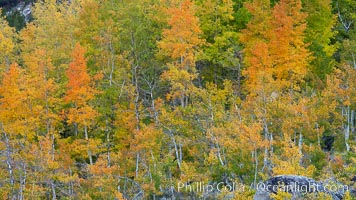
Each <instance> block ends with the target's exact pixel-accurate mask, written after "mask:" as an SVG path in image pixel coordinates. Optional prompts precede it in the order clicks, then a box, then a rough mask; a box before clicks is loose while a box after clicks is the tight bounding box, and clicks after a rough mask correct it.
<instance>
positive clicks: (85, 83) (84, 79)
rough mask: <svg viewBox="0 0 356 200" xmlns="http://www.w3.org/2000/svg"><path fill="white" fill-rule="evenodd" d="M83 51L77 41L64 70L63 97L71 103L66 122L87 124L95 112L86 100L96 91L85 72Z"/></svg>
mask: <svg viewBox="0 0 356 200" xmlns="http://www.w3.org/2000/svg"><path fill="white" fill-rule="evenodd" d="M84 53H85V50H84V48H83V47H82V46H80V44H78V43H77V44H76V45H75V48H74V50H73V53H72V59H73V60H72V62H71V63H70V64H69V68H68V70H67V71H66V75H67V77H68V84H67V86H66V87H67V91H66V96H65V97H64V99H65V101H66V102H67V103H71V104H72V108H70V109H69V113H68V115H67V117H68V122H69V123H79V124H81V125H88V120H90V119H93V118H94V117H95V116H96V114H97V113H96V111H95V110H94V109H93V108H92V107H91V106H89V104H88V101H89V100H91V99H93V98H94V95H95V94H96V93H97V91H96V90H95V89H94V88H93V87H92V80H91V78H90V76H89V74H88V73H87V66H86V60H85V58H84Z"/></svg>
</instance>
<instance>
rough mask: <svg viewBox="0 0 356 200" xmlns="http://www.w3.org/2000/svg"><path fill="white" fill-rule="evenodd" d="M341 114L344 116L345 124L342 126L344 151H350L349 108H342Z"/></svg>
mask: <svg viewBox="0 0 356 200" xmlns="http://www.w3.org/2000/svg"><path fill="white" fill-rule="evenodd" d="M343 114H344V115H345V116H346V124H345V125H344V135H345V146H346V151H350V145H349V139H350V122H351V120H350V118H351V117H350V106H347V107H346V108H345V107H344V108H343Z"/></svg>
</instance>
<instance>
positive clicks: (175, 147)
mask: <svg viewBox="0 0 356 200" xmlns="http://www.w3.org/2000/svg"><path fill="white" fill-rule="evenodd" d="M171 138H172V142H173V144H174V150H175V152H176V158H177V163H178V168H179V169H181V159H180V158H181V156H180V155H179V152H178V145H177V142H176V139H175V138H174V135H173V134H172V133H171Z"/></svg>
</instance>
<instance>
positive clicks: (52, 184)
mask: <svg viewBox="0 0 356 200" xmlns="http://www.w3.org/2000/svg"><path fill="white" fill-rule="evenodd" d="M51 188H52V200H56V199H57V194H56V188H55V186H54V183H53V181H52V182H51Z"/></svg>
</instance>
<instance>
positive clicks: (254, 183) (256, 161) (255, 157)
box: [252, 149, 258, 188]
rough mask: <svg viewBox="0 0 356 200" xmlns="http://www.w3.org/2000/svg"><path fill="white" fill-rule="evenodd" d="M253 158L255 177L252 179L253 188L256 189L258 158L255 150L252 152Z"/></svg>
mask: <svg viewBox="0 0 356 200" xmlns="http://www.w3.org/2000/svg"><path fill="white" fill-rule="evenodd" d="M252 155H253V157H254V159H255V176H254V179H253V188H256V184H257V174H258V157H257V150H256V149H255V150H254V152H253V154H252Z"/></svg>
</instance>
